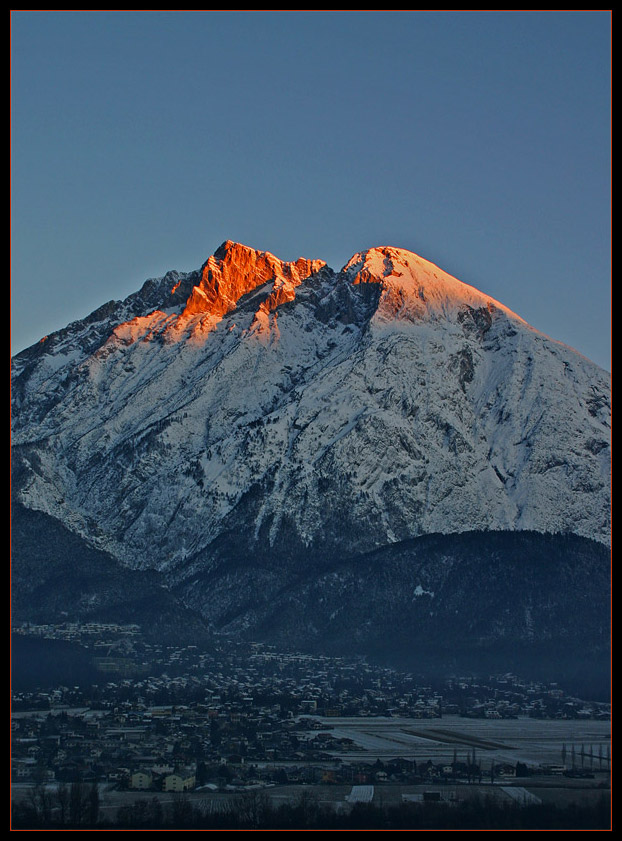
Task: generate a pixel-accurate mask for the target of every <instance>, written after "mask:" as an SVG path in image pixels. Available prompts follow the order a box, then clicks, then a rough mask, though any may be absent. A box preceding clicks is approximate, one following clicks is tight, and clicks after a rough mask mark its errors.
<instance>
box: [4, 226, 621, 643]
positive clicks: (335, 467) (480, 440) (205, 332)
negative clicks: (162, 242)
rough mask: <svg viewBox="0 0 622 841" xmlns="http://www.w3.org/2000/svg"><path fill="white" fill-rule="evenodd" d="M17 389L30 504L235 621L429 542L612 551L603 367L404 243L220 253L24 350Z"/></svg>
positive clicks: (224, 249) (20, 463)
mask: <svg viewBox="0 0 622 841" xmlns="http://www.w3.org/2000/svg"><path fill="white" fill-rule="evenodd" d="M13 388H14V390H13V396H14V409H13V421H14V432H13V435H14V455H13V465H14V471H15V478H14V493H15V495H16V498H17V499H18V500H19V501H20V502H21V503H23V504H24V505H25V506H26V507H28V508H31V509H36V510H39V511H41V512H44V513H46V514H49V515H51V516H52V517H55V518H56V519H57V520H59V521H60V522H61V523H63V524H64V525H65V526H66V527H67V528H69V529H70V530H71V531H73V532H74V533H76V534H77V535H80V536H81V537H82V538H83V539H85V540H86V541H88V542H89V543H90V544H91V545H92V546H94V547H97V548H99V549H102V550H105V551H106V552H109V553H110V554H111V555H112V556H114V557H115V558H117V559H118V560H120V561H121V562H122V563H124V564H126V565H129V566H131V567H135V568H154V569H157V570H159V571H161V572H164V573H165V574H166V575H167V577H168V580H169V582H171V584H173V585H174V586H177V587H179V588H181V589H180V592H181V591H183V594H184V598H186V599H187V600H188V601H189V602H191V603H192V604H193V605H194V606H195V607H198V608H199V609H201V610H203V611H204V613H205V614H206V615H210V616H211V617H215V616H216V615H217V616H218V617H219V619H218V621H219V622H220V623H221V624H225V625H226V624H227V622H228V620H227V618H226V617H227V612H229V614H230V615H231V616H234V615H235V616H236V617H237V619H236V627H240V626H241V625H243V624H244V622H245V621H248V622H249V623H250V624H252V622H251V620H250V618H248V617H250V613H248V615H247V619H244V616H245V614H244V607H243V604H242V603H244V604H248V605H251V603H252V599H253V598H254V597H256V596H257V594H258V587H263V588H264V589H265V592H266V593H272V594H273V593H274V592H276V590H278V587H279V586H280V584H279V582H281V583H283V582H284V581H285V580H288V581H289V580H290V576H291V575H292V574H294V573H295V571H296V570H299V571H300V570H307V571H308V570H313V569H314V568H316V567H318V566H321V565H322V564H324V565H328V566H330V565H334V564H335V563H337V562H338V561H339V559H341V558H344V557H348V558H352V557H355V556H357V555H358V554H360V553H366V552H371V551H372V550H376V549H378V548H380V547H382V546H386V545H388V544H393V543H396V542H400V541H405V540H410V539H412V538H415V537H418V536H421V535H426V534H433V533H436V534H456V533H460V532H473V531H477V530H479V531H487V530H501V531H503V530H505V531H524V530H531V531H534V532H541V533H548V534H552V533H556V532H564V533H571V534H575V535H580V536H583V537H587V538H590V539H592V540H596V541H599V542H600V543H602V544H607V543H608V541H609V531H610V493H609V464H610V449H609V423H610V420H609V418H610V409H609V406H610V403H609V377H608V375H607V373H606V372H605V371H603V370H601V369H600V368H598V367H597V366H596V365H594V364H593V363H592V362H590V361H589V360H587V359H585V358H584V357H582V356H581V355H580V354H578V353H576V352H575V351H573V350H572V349H571V348H568V347H566V346H564V345H562V344H560V343H558V342H555V341H553V340H551V339H549V338H548V337H547V336H544V335H542V334H541V333H539V332H538V331H536V330H534V329H533V328H532V327H530V326H529V325H528V324H526V323H525V322H524V321H523V320H522V319H521V318H520V317H519V316H517V315H515V314H514V313H512V312H511V311H510V310H508V309H507V308H506V307H504V306H503V305H502V304H500V303H499V302H497V301H494V300H493V299H492V298H490V297H489V296H487V295H485V294H484V293H482V292H479V291H478V290H476V289H474V288H473V287H470V286H467V285H466V284H463V283H461V282H460V281H458V280H457V279H455V278H453V277H451V276H449V275H447V274H446V273H445V272H443V271H442V270H441V269H439V268H438V267H437V266H434V265H433V264H431V263H429V262H428V261H426V260H423V259H422V258H420V257H418V256H417V255H415V254H412V253H410V252H407V251H404V250H401V249H396V248H389V247H383V248H375V249H370V250H369V251H366V252H362V253H360V254H357V255H355V256H354V257H353V258H352V259H351V260H350V261H349V262H348V264H347V265H346V266H345V267H344V269H343V270H342V271H341V272H339V273H335V272H334V271H332V270H331V269H330V268H328V267H327V266H326V264H325V263H324V262H323V261H321V260H305V259H300V260H297V261H296V262H295V263H284V262H282V261H280V260H278V259H277V258H276V257H274V256H273V255H271V254H268V253H266V252H259V251H255V250H253V249H250V248H247V247H245V246H242V245H239V244H236V243H232V242H226V243H224V244H223V246H221V248H219V249H218V251H216V253H215V254H214V255H213V257H210V258H209V260H208V261H207V262H206V263H205V265H204V266H203V268H202V269H201V270H200V271H198V272H192V273H188V274H180V273H177V272H170V273H169V274H167V275H166V276H165V277H164V278H162V279H160V280H150V281H147V282H146V283H145V284H144V286H143V288H142V289H141V290H140V291H139V292H137V293H135V294H134V295H132V296H130V297H129V298H127V299H126V300H125V301H123V302H109V303H108V304H106V305H104V307H102V308H100V309H99V310H97V311H96V312H95V313H93V314H92V315H91V316H89V317H88V318H86V319H84V320H83V321H81V322H75V323H73V324H71V325H69V326H68V327H67V328H66V329H65V330H63V331H59V332H58V333H56V334H53V335H52V336H49V337H47V338H46V340H45V341H43V342H42V343H39V344H38V345H35V346H33V347H32V348H29V349H28V350H26V351H24V352H23V353H21V354H19V355H18V356H17V357H16V358H15V360H14V386H13ZM248 559H252V565H253V568H254V572H253V574H252V575H251V574H250V572H249V569H250V568H249V567H248V564H247V561H248ZM241 565H242V566H244V568H245V569H246V572H245V573H244V575H243V576H242V578H239V577H236V575H237V573H236V570H239V569H240V568H241ZM216 570H218V576H219V583H218V587H217V593H218V595H217V599H218V605H217V606H215V605H214V604H213V597H215V590H214V589H213V583H212V584H207V583H206V582H208V581H210V580H211V579H210V575H211V573H212V572H215V571H216ZM259 571H261V575H259ZM258 575H259V578H257V576H258ZM262 576H263V577H262ZM227 582H229V583H227ZM252 582H255V583H254V584H253V583H252ZM260 582H263V583H260ZM288 586H289V585H288ZM274 588H276V590H275V589H274ZM248 610H249V611H251V612H252V609H251V607H249V608H248Z"/></svg>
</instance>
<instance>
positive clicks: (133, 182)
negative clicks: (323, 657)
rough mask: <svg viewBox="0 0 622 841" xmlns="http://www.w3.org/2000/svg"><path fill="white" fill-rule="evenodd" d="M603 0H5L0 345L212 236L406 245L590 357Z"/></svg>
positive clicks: (301, 243)
mask: <svg viewBox="0 0 622 841" xmlns="http://www.w3.org/2000/svg"><path fill="white" fill-rule="evenodd" d="M610 68H611V18H610V14H609V12H607V11H603V12H492V13H479V12H462V13H461V12H430V13H427V12H370V13H367V12H317V13H313V12H309V13H307V12H238V13H234V12H213V11H212V12H75V13H74V12H13V13H12V243H11V257H12V286H11V290H12V294H11V298H12V343H13V351H14V352H16V351H18V350H21V349H22V348H24V347H26V346H28V345H29V344H32V343H33V342H35V341H37V340H38V339H39V338H40V337H41V336H43V335H45V334H48V333H50V332H52V331H53V330H56V329H59V328H61V327H63V326H65V325H66V324H67V323H68V322H69V321H72V320H74V319H77V318H81V317H83V316H85V315H87V314H88V313H89V312H91V311H92V310H93V309H95V308H96V307H97V306H99V305H100V304H102V303H104V302H106V301H108V300H111V299H119V298H123V297H125V296H126V295H128V294H130V293H131V292H133V291H135V290H136V289H138V288H139V287H140V285H141V284H142V282H143V281H144V280H145V279H146V278H147V277H156V276H160V275H163V274H164V273H165V272H166V271H167V270H168V269H173V268H175V269H179V270H185V271H188V270H191V269H195V268H198V267H199V266H200V265H201V264H202V263H203V262H204V261H205V260H206V259H207V257H208V256H209V255H210V254H211V253H213V251H215V249H216V248H217V247H218V246H219V245H220V243H221V242H222V241H224V240H225V239H233V240H237V241H240V242H243V243H245V244H247V245H250V246H252V247H254V248H259V249H262V250H268V251H272V252H273V253H274V254H276V255H277V256H279V257H281V258H283V259H296V258H297V257H300V256H304V257H311V258H315V257H318V258H322V259H324V260H326V261H327V262H328V263H329V265H331V266H332V267H333V268H335V269H339V268H341V266H342V265H343V264H344V263H345V262H346V261H347V260H348V259H349V258H350V256H351V255H352V254H353V253H355V252H356V251H360V250H363V249H365V248H369V247H372V246H374V245H394V246H398V247H401V248H407V249H410V250H411V251H415V252H416V253H418V254H420V255H421V256H423V257H425V258H426V259H428V260H432V261H433V262H435V263H437V264H438V265H439V266H440V267H441V268H443V269H444V270H445V271H448V272H450V273H451V274H454V275H455V276H456V277H458V278H460V279H461V280H463V281H465V282H467V283H470V284H472V285H474V286H476V287H478V288H479V289H481V290H482V291H484V292H486V293H488V294H490V295H492V296H493V297H495V298H497V299H498V300H500V301H501V302H503V303H504V304H506V305H507V306H509V307H511V308H512V309H513V310H514V311H515V312H517V313H518V314H519V315H521V316H522V317H523V318H525V319H526V320H527V321H529V322H530V323H531V324H532V325H533V326H534V327H536V328H538V329H539V330H542V331H543V332H545V333H547V334H548V335H550V336H552V337H553V338H555V339H559V340H561V341H564V342H566V343H567V344H570V345H572V346H573V347H575V348H576V349H577V350H579V351H580V352H582V353H583V354H585V355H586V356H588V357H589V358H591V359H593V360H594V361H595V362H597V363H598V364H600V365H602V366H603V367H605V368H609V367H610V361H609V360H610V333H611V330H610V299H611V267H610V258H611V223H610V206H611V190H610V174H611V162H610V136H611V132H610V112H611V105H610V102H611V93H610Z"/></svg>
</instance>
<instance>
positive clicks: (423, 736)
mask: <svg viewBox="0 0 622 841" xmlns="http://www.w3.org/2000/svg"><path fill="white" fill-rule="evenodd" d="M322 721H323V722H325V723H326V722H327V720H326V719H323V720H322ZM329 721H330V724H331V726H332V728H333V729H332V731H330V732H331V734H332V735H333V736H335V737H337V738H347V739H352V741H353V742H354V746H353V748H352V750H350V751H348V753H347V758H348V759H349V760H353V759H357V760H370V761H374V760H375V759H381V760H383V761H384V760H387V759H391V758H395V757H398V756H401V757H403V758H405V759H414V760H415V761H417V762H418V761H420V760H428V759H431V760H432V762H434V763H438V762H442V761H448V762H450V761H451V760H452V758H453V756H454V751H455V752H456V754H457V756H458V758H459V759H463V758H464V757H465V755H466V754H468V755H469V756H470V755H471V754H472V752H473V750H475V752H476V754H477V756H478V757H479V758H480V759H481V760H482V761H485V760H491V761H492V760H494V761H495V762H508V763H511V764H516V762H525V763H527V764H530V765H541V764H560V763H561V762H562V751H563V748H564V745H565V747H566V764H567V765H568V764H569V763H570V754H571V750H572V747H573V746H574V749H575V755H576V760H577V763H578V762H579V756H580V752H581V749H582V748H583V751H584V755H585V757H587V755H588V754H589V752H590V750H592V752H593V755H594V758H593V760H592V763H593V764H594V767H596V768H598V753H599V750H600V749H601V746H602V753H603V756H604V755H605V754H606V751H607V747H608V746H609V745H610V731H611V724H610V722H608V721H592V720H587V721H578V720H568V721H551V720H548V719H534V718H519V719H470V718H461V717H459V716H444V717H443V718H442V719H438V718H436V719H404V718H375V719H374V718H365V719H361V718H334V719H330V720H329ZM357 748H358V749H357ZM335 756H337V754H335ZM340 756H341V757H342V758H345V757H344V755H343V754H340ZM584 761H585V762H586V763H587V762H588V761H589V760H587V758H586V759H584ZM603 767H604V765H603Z"/></svg>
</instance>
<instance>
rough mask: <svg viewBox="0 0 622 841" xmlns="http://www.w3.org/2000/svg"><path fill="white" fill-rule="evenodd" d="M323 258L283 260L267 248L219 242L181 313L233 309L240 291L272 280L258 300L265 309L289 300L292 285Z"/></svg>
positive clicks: (220, 312)
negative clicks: (267, 292)
mask: <svg viewBox="0 0 622 841" xmlns="http://www.w3.org/2000/svg"><path fill="white" fill-rule="evenodd" d="M325 265H326V263H325V262H324V261H323V260H305V259H304V258H303V257H301V258H300V259H299V260H296V262H295V263H284V262H282V261H281V260H279V259H277V258H276V257H275V256H274V255H273V254H270V253H269V252H267V251H255V250H254V249H252V248H247V247H246V246H243V245H239V244H238V243H235V242H231V240H227V242H225V243H223V244H222V245H221V246H220V248H219V249H218V250H217V251H216V252H215V253H214V254H213V256H212V257H210V258H209V259H208V261H207V263H205V265H204V266H203V269H202V270H201V280H200V282H199V283H198V284H197V285H196V286H195V287H194V289H193V290H192V293H191V295H190V297H189V298H188V303H187V304H186V307H185V309H184V311H183V313H182V316H190V315H196V314H206V315H214V316H223V315H225V314H226V313H228V312H231V310H233V309H235V307H236V305H237V303H238V301H239V300H240V298H241V297H242V296H243V295H246V294H247V293H249V292H252V291H253V290H254V289H256V288H257V287H259V286H264V285H265V284H267V283H272V284H273V285H272V291H271V292H270V294H269V295H268V296H267V297H264V298H263V300H262V301H261V304H260V309H261V310H262V312H265V313H268V312H271V311H272V310H274V309H276V307H277V306H278V305H279V304H282V303H284V302H285V301H293V300H294V297H295V291H294V290H295V288H296V286H298V285H299V284H300V283H302V281H303V280H306V279H307V278H308V277H311V275H313V274H315V273H316V272H318V271H319V270H320V269H321V268H323V267H324V266H325Z"/></svg>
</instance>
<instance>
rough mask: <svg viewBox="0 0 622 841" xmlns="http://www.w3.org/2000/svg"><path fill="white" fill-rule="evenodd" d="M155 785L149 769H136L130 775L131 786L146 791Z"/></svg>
mask: <svg viewBox="0 0 622 841" xmlns="http://www.w3.org/2000/svg"><path fill="white" fill-rule="evenodd" d="M152 785H153V776H152V775H151V774H150V773H149V771H136V772H135V773H134V774H132V776H131V777H130V788H134V789H138V790H140V791H145V790H146V789H149V788H151V786H152Z"/></svg>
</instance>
